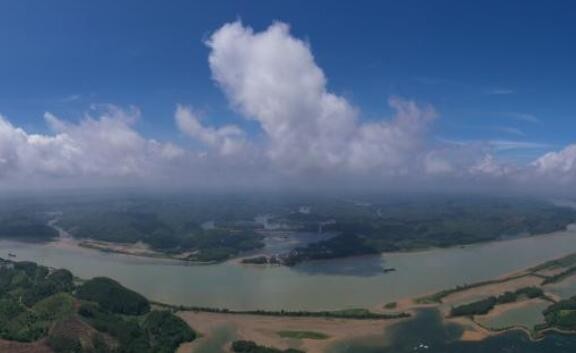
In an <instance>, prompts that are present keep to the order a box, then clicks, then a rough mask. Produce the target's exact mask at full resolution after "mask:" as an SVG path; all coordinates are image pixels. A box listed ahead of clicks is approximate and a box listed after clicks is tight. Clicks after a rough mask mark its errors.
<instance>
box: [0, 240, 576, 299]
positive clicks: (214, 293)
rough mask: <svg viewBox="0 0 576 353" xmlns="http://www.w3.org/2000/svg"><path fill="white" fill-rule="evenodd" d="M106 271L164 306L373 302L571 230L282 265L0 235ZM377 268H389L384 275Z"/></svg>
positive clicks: (510, 262)
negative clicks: (194, 259) (130, 252)
mask: <svg viewBox="0 0 576 353" xmlns="http://www.w3.org/2000/svg"><path fill="white" fill-rule="evenodd" d="M9 252H10V253H14V254H16V255H17V259H18V260H32V261H36V262H39V263H41V264H44V265H49V266H54V267H62V268H67V269H70V270H71V271H73V272H74V273H75V274H76V275H77V276H79V277H83V278H90V277H94V276H108V277H111V278H114V279H116V280H118V281H120V282H122V283H123V284H124V285H126V286H128V287H130V288H132V289H134V290H137V291H139V292H140V293H142V294H144V295H146V296H147V297H149V298H151V299H154V300H158V301H162V302H166V303H172V304H182V305H194V306H210V307H228V308H232V309H255V308H261V309H268V310H272V309H287V310H320V309H339V308H354V307H373V306H377V305H382V304H383V303H386V302H390V301H394V300H397V299H400V298H405V297H414V296H418V295H422V294H425V293H428V292H431V291H437V290H440V289H444V288H451V287H454V286H456V285H460V284H465V283H471V282H477V281H482V280H488V279H492V278H495V277H498V276H501V275H503V274H506V273H509V272H512V271H516V270H520V269H523V268H526V267H529V266H532V265H535V264H537V263H541V262H544V261H546V260H549V259H552V258H556V257H559V256H562V255H565V254H568V253H571V252H576V233H575V232H574V231H566V232H561V233H556V234H552V235H546V236H539V237H530V238H521V239H514V240H508V241H502V242H493V243H488V244H482V245H475V246H468V247H465V248H450V249H439V250H432V251H426V252H418V253H416V252H415V253H399V254H384V255H382V256H370V257H361V258H350V259H341V260H333V261H326V262H310V263H306V264H302V265H299V266H296V267H294V268H287V267H257V266H242V265H239V264H236V263H233V262H226V263H223V264H218V265H186V264H183V263H176V262H173V261H163V260H153V259H142V258H138V257H134V256H127V255H118V254H110V253H103V252H97V251H93V250H87V249H79V248H77V247H72V246H68V247H63V246H57V245H54V244H43V245H42V244H23V243H15V242H8V241H0V257H7V256H8V253H9ZM384 267H386V268H387V267H394V268H396V269H397V271H396V272H389V273H384V272H383V268H384Z"/></svg>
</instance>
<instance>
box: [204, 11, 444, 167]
mask: <svg viewBox="0 0 576 353" xmlns="http://www.w3.org/2000/svg"><path fill="white" fill-rule="evenodd" d="M207 45H208V46H209V47H210V49H211V53H210V57H209V63H210V68H211V69H212V74H213V77H214V79H215V80H216V82H217V83H218V84H219V86H220V87H222V89H223V90H224V92H225V93H226V95H227V97H228V98H229V100H230V102H231V104H232V106H233V107H234V108H235V109H236V110H237V111H239V112H240V113H241V114H243V115H244V116H245V117H246V118H248V119H253V120H256V121H257V122H259V123H260V125H261V127H262V129H263V131H264V132H265V134H266V136H267V137H268V143H269V144H268V146H267V155H268V157H269V158H270V160H271V161H272V162H273V163H274V164H275V165H276V166H277V167H279V168H285V169H286V170H292V171H346V172H354V173H356V172H361V173H363V172H376V173H385V174H397V173H401V172H405V171H407V170H409V169H411V168H413V167H415V166H416V165H417V164H418V163H419V161H418V160H419V159H420V158H422V155H421V152H422V144H423V143H424V141H423V137H424V135H425V132H426V130H427V127H428V125H429V123H430V122H431V121H432V120H433V119H434V117H435V115H436V114H435V112H434V110H433V109H432V108H430V107H419V106H417V105H416V104H415V103H414V102H411V101H405V100H402V99H399V98H391V99H390V100H389V104H390V105H391V106H392V107H393V108H394V109H395V110H396V116H395V117H394V118H393V119H390V120H385V119H383V120H381V121H379V122H373V123H361V122H360V121H359V119H358V114H359V113H358V109H356V108H355V107H354V106H352V105H351V104H350V103H349V102H348V101H347V100H346V99H345V98H343V97H340V96H338V95H336V94H334V93H331V92H330V91H328V89H327V87H326V77H325V75H324V73H323V71H322V70H321V69H320V68H319V67H318V65H317V64H316V62H315V61H314V57H313V55H312V53H311V50H310V47H309V46H308V45H307V43H305V42H303V41H302V40H299V39H297V38H294V37H293V36H292V35H291V34H290V31H289V27H288V25H286V24H284V23H275V24H273V25H272V26H270V27H269V28H268V29H267V30H265V31H263V32H260V33H255V32H254V31H253V30H252V29H251V28H249V27H245V26H243V25H242V24H241V23H240V22H234V23H230V24H227V25H224V26H223V27H222V28H220V29H219V30H218V31H216V32H215V33H214V34H213V35H212V36H211V37H210V39H209V40H208V41H207Z"/></svg>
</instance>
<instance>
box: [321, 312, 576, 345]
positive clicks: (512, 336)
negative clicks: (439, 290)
mask: <svg viewBox="0 0 576 353" xmlns="http://www.w3.org/2000/svg"><path fill="white" fill-rule="evenodd" d="M461 334H462V328H461V327H460V326H458V325H455V324H446V323H445V322H443V321H442V319H441V318H440V315H439V313H438V311H437V310H434V309H429V310H422V311H421V312H419V313H418V315H416V317H415V318H414V319H413V320H410V321H406V322H401V323H398V324H397V325H395V326H393V327H392V328H391V329H390V330H388V332H387V333H386V334H382V336H380V337H362V338H358V339H355V340H351V341H347V342H340V343H336V344H334V346H333V347H331V348H330V350H329V353H407V352H426V353H502V352H505V353H573V352H576V336H561V335H555V336H549V337H546V338H545V339H544V340H541V341H538V342H532V341H530V339H529V338H528V337H527V335H525V334H524V333H522V332H520V331H511V332H508V333H504V334H501V335H497V336H493V337H489V338H487V339H485V340H483V341H480V342H462V341H459V340H458V339H459V337H460V336H461Z"/></svg>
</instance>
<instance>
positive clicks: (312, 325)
mask: <svg viewBox="0 0 576 353" xmlns="http://www.w3.org/2000/svg"><path fill="white" fill-rule="evenodd" d="M0 264H1V266H0V276H2V278H3V279H11V278H16V277H17V276H21V275H26V276H28V277H29V278H31V280H32V281H33V282H32V284H31V286H30V285H27V286H25V287H21V285H20V284H18V283H20V282H13V280H3V281H1V282H2V283H3V286H4V287H2V288H0V304H1V305H0V322H4V323H5V324H6V325H7V327H19V326H14V325H17V324H16V323H12V321H11V320H13V318H14V317H15V316H14V314H13V313H12V311H11V310H14V309H13V308H12V307H14V305H15V304H14V303H13V302H10V301H11V300H13V298H14V295H18V296H21V297H22V298H24V299H23V303H22V304H19V305H16V308H20V309H18V310H20V314H16V317H20V316H19V315H25V316H26V315H40V317H41V315H42V314H40V313H41V312H42V310H48V309H39V308H38V305H39V306H40V307H45V306H47V305H48V307H49V308H54V307H55V308H56V309H49V310H58V312H55V313H52V314H50V315H48V316H46V317H48V318H49V319H47V320H49V321H42V322H40V324H39V326H36V325H35V326H34V327H26V326H24V327H20V328H15V330H17V331H13V332H12V331H8V332H7V331H2V332H0V334H2V335H1V336H0V338H1V339H9V340H15V341H18V342H31V343H34V342H35V343H34V344H39V343H38V342H43V343H42V344H45V345H47V346H48V347H51V348H50V349H52V351H54V352H57V353H58V352H60V351H58V349H57V347H59V345H63V346H64V347H70V345H75V346H76V347H81V348H82V349H84V348H86V349H87V350H86V352H92V351H91V350H90V349H93V348H94V347H95V346H97V345H106V347H108V348H109V349H111V347H116V346H117V345H124V346H130V347H132V346H134V347H140V345H143V346H142V347H144V350H141V351H142V352H145V351H146V349H152V348H150V344H151V343H150V342H152V341H149V342H148V343H146V340H147V339H148V338H146V337H149V335H152V334H153V333H152V332H156V331H157V329H146V327H147V325H153V324H152V323H150V322H148V321H147V320H152V321H153V322H156V323H158V322H165V321H166V320H168V322H171V324H169V325H175V326H176V327H181V323H180V321H178V320H184V321H182V322H186V323H187V326H186V327H187V328H188V329H189V330H190V331H187V330H184V331H183V332H184V333H183V335H182V336H179V337H182V338H181V339H178V341H177V342H178V344H177V345H176V344H175V343H174V342H173V343H172V344H171V346H170V347H176V346H179V345H180V344H182V343H184V342H189V341H191V340H193V338H195V337H196V336H197V334H196V331H195V330H194V329H191V328H190V327H194V328H195V326H196V325H200V326H202V323H203V322H204V321H206V320H208V321H210V320H212V321H214V320H215V321H216V322H237V323H246V325H247V326H246V327H251V326H250V325H251V324H249V322H252V321H253V322H254V323H259V324H256V326H255V327H260V328H257V329H256V328H254V330H251V329H243V330H242V333H241V335H240V337H239V339H238V340H240V341H242V340H244V341H254V342H256V343H255V345H256V346H254V345H252V344H248V345H245V346H246V347H248V346H249V347H256V348H257V347H260V344H261V343H262V344H264V345H265V346H263V347H269V346H270V347H276V346H275V344H274V343H278V344H280V346H279V348H278V349H280V348H282V350H285V349H288V348H290V347H286V346H282V342H285V341H283V340H285V339H288V338H287V337H286V335H289V336H293V337H292V338H291V339H297V340H300V341H306V342H308V343H307V345H306V346H305V347H326V345H327V344H330V343H333V342H336V341H338V340H340V339H342V337H349V335H350V334H347V335H346V334H342V333H341V332H342V330H341V328H342V327H343V326H345V327H347V328H349V329H351V330H352V331H351V332H356V331H354V329H353V327H355V326H358V327H362V330H364V329H365V328H370V329H369V330H376V328H378V330H382V329H383V328H384V327H388V325H391V324H394V323H396V322H398V321H399V320H406V319H409V318H410V317H412V315H413V313H414V312H416V311H417V310H418V309H419V308H437V309H438V310H440V311H441V312H443V313H444V314H443V317H444V320H448V321H454V322H458V323H461V324H464V325H466V326H470V325H473V327H476V329H474V330H473V331H469V329H467V330H468V331H465V332H464V335H463V337H462V339H482V338H483V337H487V336H489V335H494V334H499V333H503V332H507V331H510V330H518V329H520V330H523V331H524V332H526V333H527V334H528V335H529V336H530V339H533V340H537V339H541V338H542V337H543V336H545V335H546V334H551V333H562V334H576V297H572V298H568V299H561V298H556V297H553V296H551V295H549V294H548V293H547V292H546V291H547V288H548V286H550V285H552V283H551V282H547V283H545V282H546V280H547V279H550V278H554V279H555V280H554V282H553V283H558V282H560V281H563V280H567V278H568V277H570V276H572V275H576V272H574V271H569V270H570V269H571V268H572V267H573V266H576V254H570V255H567V256H564V257H561V258H558V259H554V260H552V261H548V262H546V263H543V264H540V265H537V266H534V267H532V268H528V269H526V270H523V271H521V272H518V273H514V274H510V275H508V276H505V277H502V278H499V279H496V280H492V281H484V282H479V283H473V284H469V285H463V286H459V287H456V288H454V289H448V290H443V291H440V292H438V293H432V294H430V295H428V296H424V297H420V298H414V299H406V300H401V301H398V302H394V303H387V304H383V305H382V307H381V308H379V309H378V310H376V311H372V310H369V309H345V310H335V311H318V312H314V311H283V310H279V311H265V310H244V311H235V310H229V309H225V308H203V307H188V306H179V305H171V304H165V303H158V302H153V301H149V300H148V299H146V298H144V297H142V296H141V295H139V294H138V293H136V292H133V291H131V290H129V289H127V288H124V287H123V286H122V285H120V284H119V283H117V282H115V281H113V280H110V279H107V278H94V279H89V280H77V279H74V277H73V275H72V274H71V273H69V272H68V271H66V270H56V269H50V268H47V267H44V266H40V265H36V264H34V263H31V262H17V261H11V260H4V259H2V260H0ZM559 274H561V276H558V275H559ZM15 276H16V277H15ZM4 277H6V278H4ZM32 278H36V279H32ZM488 294H490V295H488ZM479 296H485V297H484V298H478V297H479ZM468 297H476V298H477V299H476V300H469V301H468V302H467V303H459V304H457V303H458V302H459V300H461V298H468ZM534 299H538V300H546V301H549V302H550V304H551V305H550V306H549V307H548V308H547V309H545V310H544V312H543V316H544V319H545V323H544V324H541V325H538V326H537V327H534V328H531V329H530V328H528V327H524V326H522V325H514V326H511V327H508V328H500V329H494V328H490V327H488V326H486V325H483V324H481V323H480V322H479V321H478V320H476V318H477V317H482V315H486V314H488V313H489V312H491V311H492V310H505V309H495V308H501V307H502V308H505V307H506V306H510V305H516V306H518V305H529V304H530V301H531V300H534ZM5 301H8V302H6V303H5V304H6V305H4V304H3V303H4V302H5ZM46 302H48V303H51V304H44V303H46ZM52 302H56V303H57V304H53V303H52ZM9 303H12V304H9ZM38 303H41V304H38ZM66 303H68V304H66ZM21 305H23V306H21ZM6 310H8V311H6ZM130 317H134V318H135V319H136V318H138V319H137V321H138V322H140V324H138V325H137V326H134V325H135V324H134V321H131V319H130ZM176 318H178V319H176ZM218 318H220V319H218ZM2 320H4V321H2ZM6 320H8V321H6ZM18 320H19V319H18ZM18 320H17V321H16V322H20V321H18ZM51 320H56V321H51ZM126 320H127V321H126ZM219 320H220V321H219ZM222 320H223V321H222ZM262 320H264V321H262ZM266 320H271V321H266ZM22 322H29V321H22ZM131 322H132V323H131ZM362 322H365V323H366V325H363V324H361V323H362ZM388 322H389V323H388ZM57 323H59V324H57ZM288 323H289V324H288ZM18 325H22V324H21V323H20V324H18ZM61 325H63V326H64V327H67V325H72V326H73V327H76V326H79V325H80V326H83V327H84V326H85V327H87V328H85V329H84V330H85V331H86V332H85V334H86V335H88V336H87V337H88V338H86V339H85V340H84V341H82V340H81V341H77V340H74V339H71V338H70V337H67V336H66V334H63V333H62V332H65V331H66V330H64V329H62V330H56V329H55V327H60V326H61ZM86 325H88V326H86ZM126 325H128V326H126ZM140 325H143V326H140ZM259 325H265V326H268V325H272V326H273V327H275V328H276V329H275V331H273V333H272V332H271V333H269V334H265V335H264V334H262V332H261V331H259V330H261V329H262V328H261V326H259ZM274 325H275V326H274ZM88 327H90V328H88ZM55 330H56V331H55ZM118 330H132V331H133V332H135V333H134V334H135V335H136V336H135V337H140V338H138V339H137V341H133V340H132V338H126V337H123V336H122V335H121V333H120V332H119V331H118ZM134 330H135V331H134ZM147 330H151V331H147ZM257 331H258V332H259V333H258V332H257ZM10 332H12V333H10ZM279 332H289V333H288V334H284V335H281V334H279ZM290 332H291V333H290ZM310 332H313V333H314V335H313V336H314V337H313V338H315V339H313V338H311V337H310V335H311V334H310ZM370 332H372V331H370ZM377 332H379V331H377ZM337 333H340V335H339V334H337ZM364 333H365V332H364ZM154 334H156V333H154ZM201 334H209V333H204V332H201ZM355 334H356V333H355ZM359 334H361V332H359ZM298 335H300V336H302V337H301V338H295V337H296V336H298ZM342 335H344V336H342ZM52 336H54V337H52ZM60 336H62V337H60ZM272 336H274V337H276V338H273V337H272ZM131 337H132V336H131ZM150 337H151V336H150ZM319 337H321V339H320V338H319ZM133 338H134V337H133ZM38 340H40V341H38ZM260 340H264V342H260ZM157 341H158V338H155V339H154V342H157ZM312 341H313V342H312ZM86 342H88V343H86ZM310 342H312V343H310ZM270 343H271V344H270ZM54 347H56V348H54ZM146 347H148V348H146ZM138 349H140V348H138ZM175 349H176V348H174V350H175ZM270 349H276V348H270ZM282 350H280V351H282ZM64 351H65V350H62V352H64ZM305 351H307V352H312V351H314V348H313V349H312V350H305ZM126 352H131V351H130V350H128V351H126ZM139 352H140V351H139ZM165 352H169V353H170V352H173V351H172V350H165Z"/></svg>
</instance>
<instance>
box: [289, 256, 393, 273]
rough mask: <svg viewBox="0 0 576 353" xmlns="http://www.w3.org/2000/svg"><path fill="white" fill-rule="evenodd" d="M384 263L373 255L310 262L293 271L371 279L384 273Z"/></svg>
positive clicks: (379, 257) (380, 257) (380, 258)
mask: <svg viewBox="0 0 576 353" xmlns="http://www.w3.org/2000/svg"><path fill="white" fill-rule="evenodd" d="M384 262H385V261H384V258H383V257H382V256H379V255H373V256H364V257H362V258H359V257H354V258H346V259H340V260H338V261H334V260H326V261H312V262H308V263H302V264H299V265H297V266H294V267H293V270H294V271H297V272H301V273H304V274H307V275H338V276H354V277H372V276H378V275H382V274H385V273H386V271H385V270H384V268H385V267H384ZM388 273H390V272H388Z"/></svg>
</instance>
